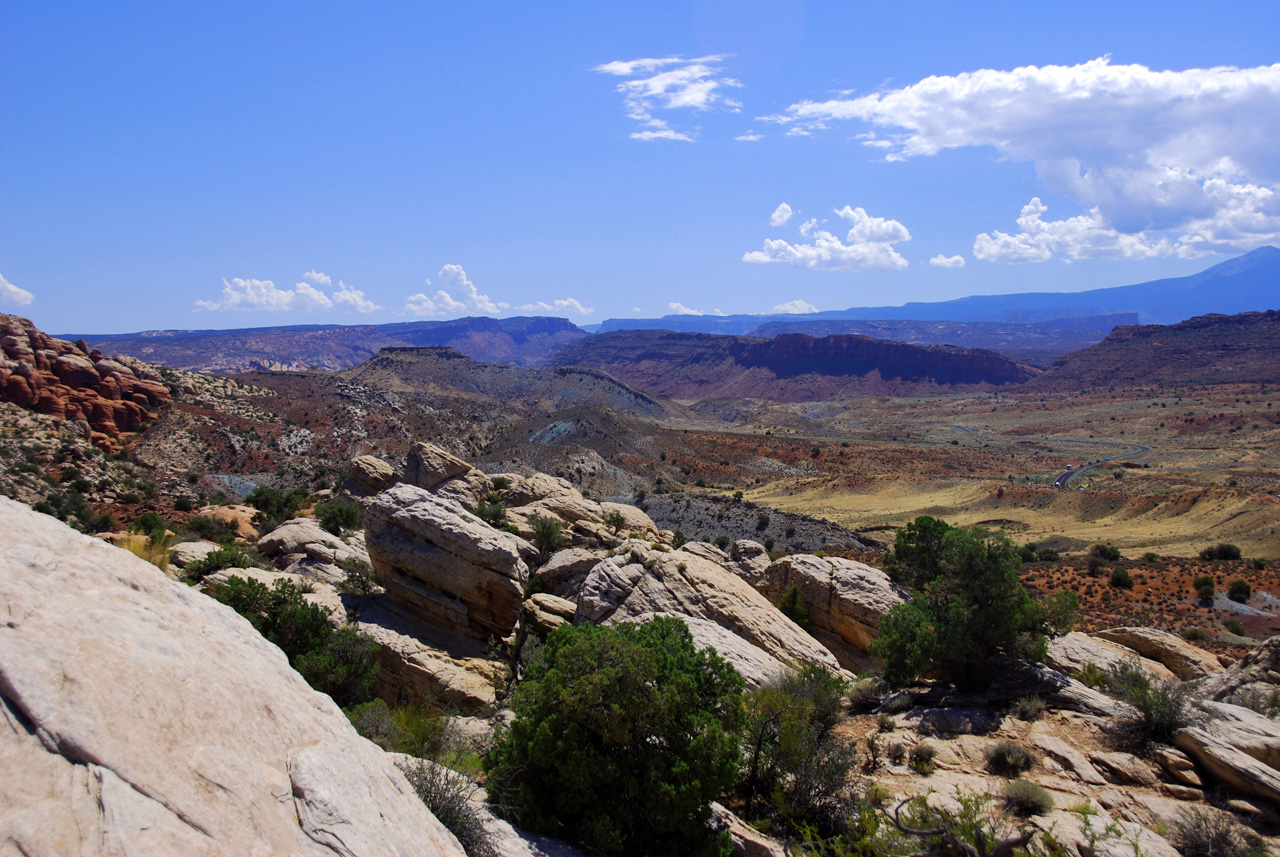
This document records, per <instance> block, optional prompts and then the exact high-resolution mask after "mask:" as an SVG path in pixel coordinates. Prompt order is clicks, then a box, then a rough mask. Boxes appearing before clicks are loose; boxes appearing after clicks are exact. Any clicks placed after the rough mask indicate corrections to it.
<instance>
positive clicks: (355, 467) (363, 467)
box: [351, 455, 399, 494]
mask: <svg viewBox="0 0 1280 857" xmlns="http://www.w3.org/2000/svg"><path fill="white" fill-rule="evenodd" d="M351 480H352V481H353V482H354V483H355V486H356V487H357V488H358V489H359V490H360V492H361V493H364V494H377V493H378V492H379V491H385V490H386V489H388V488H390V487H391V486H392V485H394V484H396V482H397V481H399V475H398V474H397V473H396V469H395V468H394V467H393V466H391V464H390V463H388V462H386V461H383V460H382V459H381V458H378V457H377V456H376V455H361V456H358V457H357V458H354V459H352V460H351Z"/></svg>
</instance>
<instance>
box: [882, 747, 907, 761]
mask: <svg viewBox="0 0 1280 857" xmlns="http://www.w3.org/2000/svg"><path fill="white" fill-rule="evenodd" d="M884 755H885V758H886V759H888V760H889V764H891V765H901V764H902V763H903V762H904V761H906V759H907V745H906V744H903V743H902V742H901V741H894V742H893V743H892V744H890V745H889V746H888V747H887V748H886V749H885V752H884Z"/></svg>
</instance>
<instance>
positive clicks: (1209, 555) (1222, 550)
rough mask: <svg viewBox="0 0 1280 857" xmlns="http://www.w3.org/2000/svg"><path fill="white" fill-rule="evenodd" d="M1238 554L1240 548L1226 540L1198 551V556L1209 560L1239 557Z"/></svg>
mask: <svg viewBox="0 0 1280 857" xmlns="http://www.w3.org/2000/svg"><path fill="white" fill-rule="evenodd" d="M1240 556H1241V554H1240V548H1238V547H1236V546H1235V545H1233V544H1229V543H1227V542H1222V543H1220V544H1216V545H1214V546H1213V547H1208V548H1205V549H1204V550H1202V551H1200V558H1201V559H1203V560H1209V561H1213V560H1232V559H1240Z"/></svg>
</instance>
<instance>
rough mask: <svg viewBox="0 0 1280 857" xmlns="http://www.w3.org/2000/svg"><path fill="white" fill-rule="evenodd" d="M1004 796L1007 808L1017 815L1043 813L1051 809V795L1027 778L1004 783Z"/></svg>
mask: <svg viewBox="0 0 1280 857" xmlns="http://www.w3.org/2000/svg"><path fill="white" fill-rule="evenodd" d="M1004 797H1005V800H1006V801H1008V803H1009V808H1010V809H1012V810H1013V811H1014V812H1016V813H1018V814H1019V815H1044V814H1045V813H1047V812H1049V811H1050V810H1052V809H1053V795H1051V794H1049V791H1048V790H1047V789H1045V788H1042V787H1041V786H1038V785H1036V784H1035V783H1032V782H1028V781H1027V780H1012V781H1010V782H1008V783H1005V786H1004Z"/></svg>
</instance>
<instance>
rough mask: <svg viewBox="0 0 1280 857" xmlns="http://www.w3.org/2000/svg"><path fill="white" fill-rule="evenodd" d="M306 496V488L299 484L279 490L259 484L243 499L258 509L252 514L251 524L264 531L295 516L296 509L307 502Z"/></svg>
mask: <svg viewBox="0 0 1280 857" xmlns="http://www.w3.org/2000/svg"><path fill="white" fill-rule="evenodd" d="M308 496H309V495H308V493H307V489H306V488H303V487H301V486H299V487H297V488H290V489H289V490H288V491H281V490H280V489H279V488H267V487H264V486H262V485H259V486H258V487H257V488H254V489H253V490H252V491H250V492H249V495H248V496H247V497H245V498H244V501H245V502H246V503H248V504H249V505H250V506H252V507H253V508H255V509H257V510H258V511H257V512H256V513H255V514H254V516H253V525H254V526H255V527H257V528H258V529H259V531H260V532H265V531H267V530H270V529H274V528H275V527H276V526H278V525H279V524H281V523H282V522H284V521H287V520H289V519H290V518H294V517H297V514H298V510H299V509H301V508H302V507H303V506H305V505H306V504H307V499H308Z"/></svg>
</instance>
